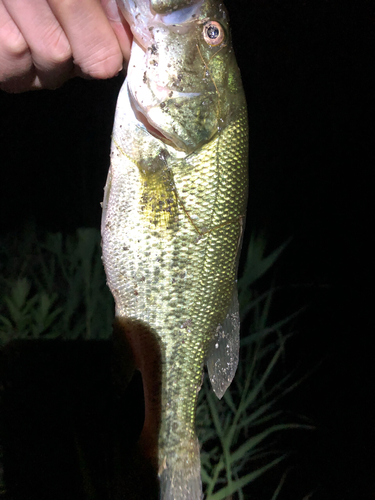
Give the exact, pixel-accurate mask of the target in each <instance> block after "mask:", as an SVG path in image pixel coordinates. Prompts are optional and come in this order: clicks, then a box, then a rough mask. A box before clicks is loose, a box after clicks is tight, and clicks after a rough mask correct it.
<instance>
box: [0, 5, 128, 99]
mask: <svg viewBox="0 0 375 500" xmlns="http://www.w3.org/2000/svg"><path fill="white" fill-rule="evenodd" d="M131 39H132V35H131V32H130V28H129V26H128V24H127V23H126V21H125V20H124V18H123V16H122V15H121V14H120V12H119V10H118V9H117V5H116V0H32V1H30V0H0V89H3V90H5V91H8V92H24V91H26V90H35V89H41V88H48V89H53V88H56V87H59V86H60V85H62V84H63V83H64V82H65V81H66V80H68V79H69V78H73V77H75V76H82V77H83V78H99V79H104V78H111V77H113V76H115V75H116V74H117V73H118V72H119V71H120V70H121V69H122V66H123V62H124V60H125V61H128V60H129V56H130V45H131Z"/></svg>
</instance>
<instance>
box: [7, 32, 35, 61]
mask: <svg viewBox="0 0 375 500" xmlns="http://www.w3.org/2000/svg"><path fill="white" fill-rule="evenodd" d="M1 31H2V30H1ZM0 50H1V52H2V53H3V57H4V58H6V59H8V60H13V59H22V58H23V57H25V56H26V55H28V54H29V47H28V45H27V43H26V41H25V39H24V38H23V36H22V35H21V33H20V32H19V31H13V30H9V31H8V32H6V31H3V32H1V38H0Z"/></svg>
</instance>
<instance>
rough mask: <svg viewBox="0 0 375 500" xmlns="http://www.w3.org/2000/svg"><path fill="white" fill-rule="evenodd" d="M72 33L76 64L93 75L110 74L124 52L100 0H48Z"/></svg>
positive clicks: (120, 67) (119, 67) (112, 73)
mask: <svg viewBox="0 0 375 500" xmlns="http://www.w3.org/2000/svg"><path fill="white" fill-rule="evenodd" d="M48 2H49V5H50V7H51V9H52V11H53V12H54V14H55V16H56V17H57V19H58V20H59V22H60V24H61V26H62V27H63V29H64V32H65V34H66V36H67V37H68V40H69V43H70V46H71V49H72V52H73V59H74V64H76V65H77V66H79V67H80V69H81V70H82V72H83V73H85V74H87V75H89V76H91V77H93V78H110V77H112V76H115V75H116V74H117V73H118V72H119V71H120V70H121V69H122V63H123V55H122V52H121V49H120V46H119V42H118V41H117V37H116V35H115V33H114V32H113V29H112V27H111V25H110V22H109V21H108V19H107V17H106V15H105V13H104V11H103V9H102V7H101V5H100V2H99V0H79V1H77V0H48Z"/></svg>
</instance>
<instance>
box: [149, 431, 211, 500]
mask: <svg viewBox="0 0 375 500" xmlns="http://www.w3.org/2000/svg"><path fill="white" fill-rule="evenodd" d="M184 449H185V451H184V453H183V454H182V456H181V455H179V456H178V458H177V460H173V457H172V458H170V457H167V458H166V460H165V461H164V463H162V464H161V468H163V470H162V471H161V473H160V471H159V473H160V493H161V497H160V498H161V500H203V494H202V480H201V464H200V454H199V444H198V439H197V438H196V437H195V438H194V440H192V442H191V443H190V452H188V453H186V444H185V445H184Z"/></svg>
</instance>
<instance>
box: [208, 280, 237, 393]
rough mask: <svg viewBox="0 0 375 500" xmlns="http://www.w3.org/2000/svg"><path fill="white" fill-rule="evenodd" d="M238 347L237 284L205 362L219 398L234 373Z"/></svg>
mask: <svg viewBox="0 0 375 500" xmlns="http://www.w3.org/2000/svg"><path fill="white" fill-rule="evenodd" d="M239 349H240V313H239V305H238V294H237V286H235V287H234V290H233V298H232V303H231V305H230V307H229V309H228V312H227V315H226V317H225V319H224V321H223V323H222V324H220V325H219V326H218V327H217V328H216V332H215V337H214V339H213V341H212V345H211V349H210V352H209V355H208V358H207V362H206V364H207V368H208V374H209V376H210V380H211V385H212V389H213V390H214V392H215V394H216V396H217V397H218V398H219V399H221V398H222V397H223V395H224V393H225V391H226V390H227V388H228V387H229V386H230V384H231V382H232V380H233V377H234V375H235V373H236V370H237V365H238V355H239Z"/></svg>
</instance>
